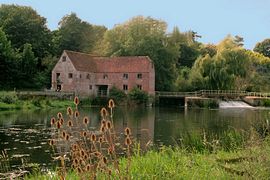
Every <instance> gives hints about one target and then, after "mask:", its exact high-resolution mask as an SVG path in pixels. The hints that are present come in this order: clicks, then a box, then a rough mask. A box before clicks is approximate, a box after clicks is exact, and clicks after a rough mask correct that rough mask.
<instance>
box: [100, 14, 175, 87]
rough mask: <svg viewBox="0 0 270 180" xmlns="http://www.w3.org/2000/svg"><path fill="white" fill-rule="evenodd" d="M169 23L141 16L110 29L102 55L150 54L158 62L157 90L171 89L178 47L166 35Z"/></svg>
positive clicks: (154, 61)
mask: <svg viewBox="0 0 270 180" xmlns="http://www.w3.org/2000/svg"><path fill="white" fill-rule="evenodd" d="M166 30H167V24H166V23H165V22H164V21H160V20H156V19H153V18H151V17H147V18H145V17H142V16H138V17H135V18H132V19H131V20H129V21H127V22H125V23H123V24H119V25H117V26H115V27H114V28H113V29H111V30H109V31H107V32H106V33H105V35H104V40H103V42H102V43H101V44H102V45H103V48H100V49H101V50H102V51H101V52H100V54H103V55H107V56H149V57H150V58H151V59H152V60H153V63H154V65H155V71H156V78H155V79H156V90H170V89H172V86H173V84H174V80H175V79H176V68H175V64H176V60H177V56H178V51H179V50H178V46H176V45H175V44H173V43H172V42H171V41H170V40H169V38H168V37H167V35H166Z"/></svg>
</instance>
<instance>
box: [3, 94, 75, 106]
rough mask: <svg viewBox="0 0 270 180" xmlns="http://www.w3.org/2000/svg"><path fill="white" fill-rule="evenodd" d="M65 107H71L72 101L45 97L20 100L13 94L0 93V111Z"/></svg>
mask: <svg viewBox="0 0 270 180" xmlns="http://www.w3.org/2000/svg"><path fill="white" fill-rule="evenodd" d="M67 106H73V103H72V101H70V100H58V99H51V98H46V97H37V98H29V99H20V98H18V97H17V95H16V93H15V92H12V91H11V92H5V91H1V92H0V110H16V109H40V108H42V109H46V108H65V107H67Z"/></svg>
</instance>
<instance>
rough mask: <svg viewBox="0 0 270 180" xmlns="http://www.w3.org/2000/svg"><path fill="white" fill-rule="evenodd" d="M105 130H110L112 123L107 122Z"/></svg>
mask: <svg viewBox="0 0 270 180" xmlns="http://www.w3.org/2000/svg"><path fill="white" fill-rule="evenodd" d="M106 128H107V129H111V128H112V122H111V121H107V123H106Z"/></svg>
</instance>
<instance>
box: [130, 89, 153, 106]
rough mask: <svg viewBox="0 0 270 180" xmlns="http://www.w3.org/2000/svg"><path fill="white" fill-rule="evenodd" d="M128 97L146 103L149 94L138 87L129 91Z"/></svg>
mask: <svg viewBox="0 0 270 180" xmlns="http://www.w3.org/2000/svg"><path fill="white" fill-rule="evenodd" d="M128 97H129V99H130V100H133V101H136V103H139V104H141V103H145V102H147V100H148V94H147V93H146V92H145V91H142V90H140V89H138V88H133V89H132V90H131V91H130V92H129V93H128Z"/></svg>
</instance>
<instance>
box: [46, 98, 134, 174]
mask: <svg viewBox="0 0 270 180" xmlns="http://www.w3.org/2000/svg"><path fill="white" fill-rule="evenodd" d="M79 102H80V101H79V98H78V97H75V98H74V104H75V109H74V110H73V109H72V108H71V107H68V108H67V111H66V112H67V113H66V114H67V115H66V117H64V116H63V114H62V113H61V112H59V113H57V117H56V118H55V117H52V118H51V132H52V138H51V139H50V141H49V144H50V146H51V147H52V149H53V158H54V159H55V160H57V161H60V166H59V168H58V174H59V177H60V178H61V179H65V178H66V174H67V171H68V170H70V169H72V170H73V171H75V172H76V173H77V174H78V176H79V177H80V178H81V179H95V178H96V177H97V175H98V174H100V173H101V174H103V175H104V174H105V175H106V176H107V178H108V179H111V175H112V174H114V175H115V176H117V177H118V178H119V179H126V177H123V174H122V173H121V172H120V168H119V158H120V155H119V153H120V152H121V151H122V152H123V149H125V150H126V155H127V158H128V163H127V167H126V173H127V175H128V172H129V169H130V163H131V146H132V138H131V130H130V128H126V129H125V132H124V134H125V138H124V142H122V143H121V142H118V141H119V140H121V138H119V137H117V136H116V132H115V129H114V124H113V110H114V108H115V103H114V101H113V100H112V99H111V100H109V102H108V109H106V108H102V109H101V111H100V115H101V123H100V127H99V130H90V128H89V126H90V125H91V118H89V117H87V116H84V117H83V118H81V117H80V113H79V109H78V106H79ZM108 110H109V111H108ZM65 118H66V119H67V120H65ZM121 144H123V145H122V146H121Z"/></svg>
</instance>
